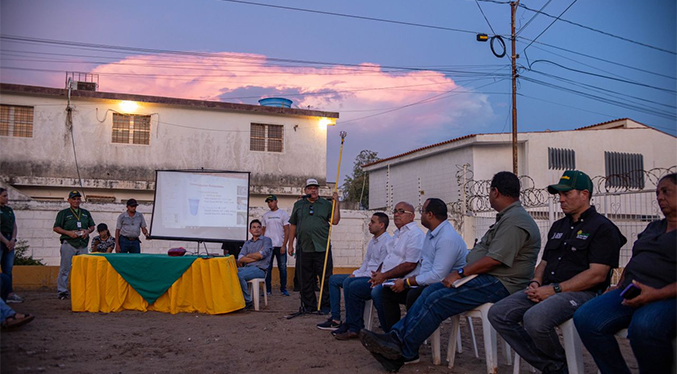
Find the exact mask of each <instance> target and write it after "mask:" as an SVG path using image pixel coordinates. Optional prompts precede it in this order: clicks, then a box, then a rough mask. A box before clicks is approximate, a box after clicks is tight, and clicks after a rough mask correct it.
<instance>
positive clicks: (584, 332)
mask: <svg viewBox="0 0 677 374" xmlns="http://www.w3.org/2000/svg"><path fill="white" fill-rule="evenodd" d="M656 200H658V206H659V207H660V209H661V211H662V212H663V214H664V215H665V219H662V220H660V221H655V222H651V223H650V224H649V225H648V226H647V227H646V229H645V230H644V231H643V232H642V233H641V234H639V236H638V238H637V241H636V242H635V244H634V246H633V247H632V258H631V259H630V262H628V265H627V266H626V267H625V269H624V270H623V275H622V276H621V280H620V281H619V282H618V287H613V288H611V289H610V290H609V291H608V292H606V293H605V294H604V295H601V296H598V297H596V298H594V299H593V300H590V301H589V302H587V303H586V304H585V305H583V306H582V307H581V308H579V309H578V310H577V311H576V314H574V323H575V324H576V329H577V330H578V333H579V335H580V336H581V340H582V341H583V344H584V345H585V348H587V349H588V352H590V354H591V355H592V357H593V358H594V359H595V363H596V364H597V367H598V368H599V370H600V371H601V372H602V374H630V370H629V369H628V366H627V365H626V363H625V360H624V359H623V356H622V355H621V351H620V349H619V348H618V343H617V342H616V338H615V336H614V334H615V333H616V332H618V331H620V330H622V329H624V328H627V329H628V338H629V339H630V346H631V347H632V352H633V353H634V354H635V358H636V359H637V366H639V372H640V373H641V374H649V373H651V374H663V373H665V374H667V373H672V371H671V366H672V364H673V362H674V360H675V356H674V350H673V346H672V342H673V341H674V339H675V327H676V326H675V325H676V323H677V320H676V319H675V315H676V313H677V307H676V306H677V174H675V173H673V174H668V175H666V176H664V177H663V178H661V180H660V181H659V182H658V187H657V188H656ZM631 285H632V286H631ZM627 287H630V289H633V288H637V289H638V290H635V291H634V294H633V291H629V292H626V293H625V294H623V293H622V292H623V290H625V289H626V288H627ZM637 291H639V292H637Z"/></svg>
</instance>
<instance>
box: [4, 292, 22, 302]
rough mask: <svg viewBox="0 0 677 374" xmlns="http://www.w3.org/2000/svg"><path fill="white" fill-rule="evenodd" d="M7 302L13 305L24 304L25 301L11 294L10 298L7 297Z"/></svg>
mask: <svg viewBox="0 0 677 374" xmlns="http://www.w3.org/2000/svg"><path fill="white" fill-rule="evenodd" d="M6 301H7V303H10V304H11V303H14V304H16V303H23V302H24V299H23V297H21V296H19V295H17V294H15V293H13V294H10V295H9V296H7V300H6Z"/></svg>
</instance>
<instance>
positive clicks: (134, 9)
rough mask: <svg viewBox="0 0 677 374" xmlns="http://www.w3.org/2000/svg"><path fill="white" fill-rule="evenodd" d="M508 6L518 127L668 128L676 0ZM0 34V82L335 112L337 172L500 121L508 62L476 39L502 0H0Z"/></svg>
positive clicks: (505, 25) (505, 122)
mask: <svg viewBox="0 0 677 374" xmlns="http://www.w3.org/2000/svg"><path fill="white" fill-rule="evenodd" d="M256 4H274V5H275V7H266V6H260V5H256ZM521 5H523V7H520V8H519V9H518V11H517V29H518V30H519V34H518V42H517V51H518V52H519V53H520V58H519V60H518V64H519V65H520V66H521V69H520V79H519V83H518V92H519V94H520V96H518V99H517V104H518V127H519V130H520V131H542V130H546V129H550V130H566V129H574V128H577V127H582V126H588V125H591V124H595V123H599V122H604V121H608V120H611V119H616V118H624V117H629V118H632V119H634V120H636V121H639V122H641V123H644V124H647V125H649V126H653V127H655V128H657V129H659V130H661V131H665V132H667V133H670V134H673V135H677V125H676V115H677V110H676V109H675V104H676V100H675V97H676V94H675V88H676V81H675V76H676V75H677V59H676V55H675V50H676V49H677V48H676V44H677V42H676V36H677V27H676V19H677V9H676V6H675V1H674V0H656V1H636V0H595V1H590V0H586V1H574V0H558V1H546V0H531V1H522V2H521ZM281 7H286V8H281ZM290 8H294V9H290ZM541 8H543V9H542V12H544V13H547V14H539V13H537V11H539V10H541ZM567 8H568V9H567ZM480 9H481V10H480ZM565 10H566V11H565ZM481 11H483V12H484V14H485V15H486V18H487V20H485V18H484V17H483V15H482V12H481ZM562 13H563V14H562ZM560 14H561V19H559V20H557V21H556V22H554V23H552V22H553V21H555V17H557V16H560ZM535 15H536V17H534V16H535ZM532 17H533V19H532ZM551 23H552V26H551V27H549V28H548V29H547V30H546V28H547V27H548V26H549V25H550V24H551ZM492 28H493V31H492ZM522 28H523V29H522ZM544 30H546V31H545V32H543V31H544ZM0 32H1V34H2V38H1V39H0V57H1V59H0V68H1V69H0V80H1V81H2V82H3V83H20V84H29V85H39V86H49V87H63V86H64V79H65V72H66V71H81V72H92V73H96V74H99V77H100V88H99V89H100V91H107V92H124V93H134V94H146V95H158V96H171V97H183V98H191V99H204V100H221V101H228V102H241V103H247V104H256V103H257V101H258V99H260V98H263V97H271V96H282V97H287V98H289V99H291V100H293V101H294V106H295V107H299V108H311V109H317V110H327V111H337V112H339V113H340V119H339V120H338V122H337V125H336V126H334V127H332V128H330V130H329V133H328V134H329V135H328V139H327V142H328V151H327V152H328V154H327V159H328V164H327V180H329V181H334V180H335V179H336V164H337V158H338V148H339V143H340V138H339V136H338V132H339V131H347V132H348V138H347V139H346V145H345V150H344V155H343V157H344V158H343V165H344V166H343V167H342V172H341V176H342V177H343V175H345V174H347V173H349V172H350V170H351V169H352V162H353V160H354V158H355V156H356V155H357V153H359V151H360V150H362V149H370V150H373V151H376V152H378V154H379V156H380V157H389V156H393V155H396V154H398V153H402V152H406V151H408V150H411V149H414V148H417V147H421V146H425V145H428V144H431V143H436V142H440V141H444V140H448V139H451V138H455V137H459V136H463V135H467V134H472V133H497V132H508V131H510V129H511V124H510V117H509V113H510V112H509V109H510V95H509V94H510V90H511V82H510V69H509V67H510V60H509V59H508V58H507V56H506V57H504V58H501V59H499V58H496V57H495V56H494V55H493V54H492V52H491V50H490V46H489V43H479V42H477V41H475V33H477V32H482V33H487V34H489V35H494V34H498V35H502V36H503V38H504V39H505V43H506V44H507V45H508V55H509V54H510V50H509V40H508V35H509V33H510V6H509V5H508V4H505V3H504V1H502V0H496V1H493V0H491V1H487V0H484V1H477V2H476V1H474V0H473V1H470V0H444V1H443V0H435V1H422V2H421V1H417V2H414V1H385V0H373V1H364V0H362V1H354V0H344V1H337V2H324V1H309V0H280V1H276V2H273V1H270V0H265V2H264V0H261V1H259V0H255V1H251V2H249V1H246V2H240V1H230V0H227V1H226V0H195V1H169V0H165V1H161V0H158V1H152V0H148V1H140V0H136V1H127V0H125V1H106V2H103V1H100V2H95V1H84V0H71V1H60V0H50V1H35V0H1V2H0ZM542 32H543V33H542ZM541 33H542V34H541ZM539 35H540V36H539ZM535 38H537V39H536V41H535V42H534V43H533V44H531V45H530V43H531V41H532V40H533V39H535ZM527 46H528V48H527ZM496 47H498V49H499V50H500V46H498V45H496ZM525 48H526V52H525ZM673 151H674V150H673Z"/></svg>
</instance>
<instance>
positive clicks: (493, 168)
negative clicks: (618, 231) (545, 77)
mask: <svg viewBox="0 0 677 374" xmlns="http://www.w3.org/2000/svg"><path fill="white" fill-rule="evenodd" d="M517 139H518V164H519V165H518V169H519V174H520V175H526V176H529V177H530V178H531V179H532V180H533V184H534V185H533V186H523V187H537V188H543V187H545V186H547V185H549V184H553V183H556V182H557V181H558V180H559V177H560V176H561V175H562V172H563V171H564V170H566V169H578V170H582V171H584V172H586V173H587V174H588V175H590V177H593V178H594V177H595V176H601V177H610V176H612V175H618V174H626V173H628V172H632V171H634V170H650V169H653V168H670V167H672V166H674V165H677V152H676V150H677V138H676V137H674V136H672V135H669V134H666V133H664V132H661V131H658V130H656V129H654V128H652V127H650V126H647V125H644V124H641V123H638V122H636V121H633V120H631V119H628V118H625V119H619V120H614V121H609V122H604V123H600V124H596V125H592V126H587V127H582V128H579V129H575V130H567V131H542V132H525V133H519V134H518V137H517ZM511 140H512V137H511V134H509V133H504V134H472V135H466V136H463V137H459V138H456V139H451V140H448V141H445V142H441V143H437V144H432V145H429V146H426V147H422V148H419V149H414V150H412V151H409V152H406V153H403V154H400V155H396V156H393V157H388V158H385V159H382V160H379V161H377V162H374V163H371V164H368V165H365V166H364V170H366V171H367V172H368V173H369V208H370V209H380V208H384V207H387V208H390V207H392V206H393V205H394V204H396V203H397V202H398V201H408V202H411V203H412V204H414V205H417V204H418V205H422V203H423V202H424V201H425V200H426V199H427V198H429V197H437V198H440V199H442V200H444V201H445V202H448V203H452V202H456V201H458V200H459V199H460V197H461V196H459V187H458V181H457V172H459V171H461V170H462V167H463V165H467V166H468V169H469V170H472V172H473V173H474V175H473V179H474V180H489V179H491V178H492V176H493V175H494V174H495V173H497V172H499V171H502V170H508V171H511V170H512V143H511ZM523 182H524V179H523ZM623 183H629V185H630V186H632V187H633V188H637V189H642V188H644V184H645V183H648V181H645V180H644V174H643V173H636V174H633V176H632V177H631V178H630V179H629V180H620V179H615V178H613V177H612V178H610V179H609V180H608V182H607V181H605V182H604V183H601V184H602V185H598V186H597V187H602V188H611V189H613V188H614V187H615V186H614V185H620V184H623Z"/></svg>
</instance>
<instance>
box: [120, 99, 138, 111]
mask: <svg viewBox="0 0 677 374" xmlns="http://www.w3.org/2000/svg"><path fill="white" fill-rule="evenodd" d="M120 109H121V110H122V112H123V113H133V112H135V111H136V110H137V109H139V104H137V103H136V102H135V101H121V102H120Z"/></svg>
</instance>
